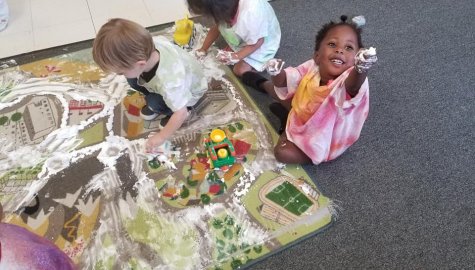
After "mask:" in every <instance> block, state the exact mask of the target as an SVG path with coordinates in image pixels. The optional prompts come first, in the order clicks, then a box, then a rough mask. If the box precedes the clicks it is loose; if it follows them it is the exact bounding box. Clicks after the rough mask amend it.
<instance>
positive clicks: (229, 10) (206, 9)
mask: <svg viewBox="0 0 475 270" xmlns="http://www.w3.org/2000/svg"><path fill="white" fill-rule="evenodd" d="M186 2H187V3H188V9H189V10H190V11H191V12H192V13H194V14H197V15H204V16H207V17H211V18H213V19H214V21H215V22H216V23H229V22H231V20H232V19H233V18H234V16H235V15H236V12H237V9H238V6H239V0H187V1H186Z"/></svg>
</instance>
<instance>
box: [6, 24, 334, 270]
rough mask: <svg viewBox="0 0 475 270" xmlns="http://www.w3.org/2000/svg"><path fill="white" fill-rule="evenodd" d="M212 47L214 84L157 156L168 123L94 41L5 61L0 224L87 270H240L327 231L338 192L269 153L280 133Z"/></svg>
mask: <svg viewBox="0 0 475 270" xmlns="http://www.w3.org/2000/svg"><path fill="white" fill-rule="evenodd" d="M196 27H197V31H196V32H197V33H196V37H195V44H198V43H199V42H200V41H201V40H202V38H203V35H204V33H205V31H206V29H204V28H203V27H200V25H196ZM172 32H173V29H165V30H162V31H160V32H157V33H155V34H160V35H163V36H165V37H167V38H170V39H171V38H172ZM195 47H196V46H195ZM58 51H59V52H60V53H61V50H58ZM63 52H64V51H63ZM190 53H193V51H190ZM215 53H216V51H215V49H213V50H212V51H211V52H210V53H209V54H208V56H206V57H205V58H204V59H201V62H202V64H203V68H204V70H205V74H206V76H207V78H208V81H209V90H208V91H207V93H206V94H205V96H204V98H202V99H201V100H200V101H199V104H198V105H197V106H196V108H195V110H194V113H193V116H192V117H191V118H190V119H189V120H187V122H186V123H185V124H184V126H183V127H182V128H181V129H180V130H179V131H178V132H177V134H176V135H175V136H174V137H173V139H172V140H171V141H170V143H171V144H170V148H169V149H168V150H167V151H165V152H164V153H163V154H161V155H160V156H158V157H155V156H151V155H147V154H145V152H144V142H145V138H146V137H147V135H148V134H149V133H150V132H152V131H154V130H156V129H157V128H158V127H159V122H160V121H159V120H155V121H144V120H143V119H142V118H141V117H140V115H139V111H140V108H141V107H142V106H143V105H144V99H143V96H141V95H140V94H139V93H137V92H135V91H133V90H131V89H130V88H129V87H128V85H127V82H126V80H125V79H124V77H122V76H117V75H114V74H105V73H103V72H102V71H101V70H100V69H99V68H98V67H97V66H96V65H95V64H94V63H93V61H92V56H91V49H84V50H80V51H76V52H72V53H65V54H59V55H57V56H54V57H50V58H47V59H43V60H39V61H35V62H32V63H28V64H23V65H17V64H16V62H15V60H14V59H12V60H8V61H6V62H2V63H0V65H1V70H0V202H1V203H2V205H3V208H4V211H5V218H4V220H3V221H4V222H7V223H12V224H16V225H19V226H21V227H24V228H26V229H28V230H30V231H32V232H34V233H36V234H38V235H40V236H43V237H45V238H47V239H49V240H50V241H51V242H53V243H55V244H56V245H57V246H58V247H59V248H60V249H62V250H63V251H64V252H65V253H66V254H67V255H69V256H70V257H71V258H72V260H73V261H74V262H75V263H76V264H77V266H78V268H79V269H236V268H240V267H241V268H243V267H246V266H249V265H251V264H252V263H254V262H256V261H258V260H259V259H262V258H265V257H266V256H269V255H271V254H273V253H276V252H278V251H279V250H282V249H284V248H286V247H288V246H290V245H291V244H294V243H296V242H297V241H299V240H302V239H304V238H307V237H309V236H312V235H314V234H315V233H317V232H319V231H320V230H322V229H323V228H325V227H326V226H328V225H329V224H330V223H331V221H332V209H333V204H332V202H331V200H330V199H328V198H327V197H325V196H324V195H322V194H321V192H320V191H319V190H318V189H317V188H316V186H315V185H314V183H313V182H312V180H311V179H310V178H309V176H308V175H307V174H306V172H305V171H304V170H303V169H302V168H301V167H299V166H289V165H287V166H283V165H282V164H279V163H277V162H276V161H275V159H274V157H273V145H274V144H275V142H276V139H277V135H276V133H275V131H274V129H273V128H272V127H271V126H270V125H269V123H268V122H267V120H266V119H265V117H264V116H263V115H262V114H261V112H260V111H259V109H258V107H257V106H256V104H254V103H253V101H252V100H251V99H250V97H249V96H248V95H247V93H246V90H245V89H244V88H243V86H242V85H241V84H240V82H239V80H238V79H236V77H235V76H234V75H233V74H232V72H230V70H229V68H228V67H226V66H221V65H219V64H218V63H217V62H216V61H215V58H214V57H213V55H215ZM214 130H218V131H215V133H212V132H213V131H214ZM216 132H217V134H218V135H216ZM213 136H218V137H222V138H226V139H225V140H222V138H221V139H220V140H217V141H214V140H213ZM216 145H219V147H220V148H219V147H216V148H215V150H216V153H214V151H210V149H212V148H213V147H215V146H216ZM223 147H224V149H225V150H226V152H225V153H223V152H222V150H221V151H219V150H220V149H221V148H223ZM218 148H219V149H218ZM227 154H228V155H227ZM216 155H218V156H219V158H218V159H217V160H213V158H216ZM217 161H222V162H223V163H222V164H220V163H217Z"/></svg>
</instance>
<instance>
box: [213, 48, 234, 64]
mask: <svg viewBox="0 0 475 270" xmlns="http://www.w3.org/2000/svg"><path fill="white" fill-rule="evenodd" d="M216 58H218V60H219V62H221V63H223V64H225V65H234V64H236V63H237V62H239V61H240V59H239V57H238V56H237V54H236V53H235V52H229V51H223V50H218V53H217V54H216Z"/></svg>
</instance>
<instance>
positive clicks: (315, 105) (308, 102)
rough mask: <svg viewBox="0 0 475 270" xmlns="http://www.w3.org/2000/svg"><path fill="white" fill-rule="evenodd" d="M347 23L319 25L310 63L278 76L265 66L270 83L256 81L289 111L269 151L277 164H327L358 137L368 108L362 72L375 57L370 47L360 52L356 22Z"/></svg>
mask: <svg viewBox="0 0 475 270" xmlns="http://www.w3.org/2000/svg"><path fill="white" fill-rule="evenodd" d="M359 18H360V19H361V18H362V17H361V16H360V17H359ZM346 19H347V18H346V16H342V17H341V20H342V21H341V22H339V23H334V22H330V23H328V24H325V25H324V26H323V27H322V29H321V30H320V31H319V32H318V34H317V37H316V44H315V53H314V57H313V59H311V60H309V61H307V62H305V63H303V64H301V65H300V66H298V67H288V68H286V69H284V70H282V71H277V72H275V66H273V65H269V66H270V69H269V68H268V71H272V72H270V73H271V75H273V76H272V83H271V82H270V81H264V80H262V79H261V78H256V81H257V83H256V86H257V87H259V88H261V89H262V90H265V91H267V92H268V93H269V94H270V95H271V96H273V97H274V98H276V99H278V100H280V101H281V104H282V105H283V106H281V107H282V108H283V109H284V107H285V108H287V109H289V110H290V112H289V113H288V118H287V120H286V129H285V132H284V133H283V134H282V135H281V137H280V138H279V141H278V143H277V145H276V147H275V149H274V152H275V156H276V158H277V160H278V161H280V162H283V163H301V164H305V163H311V162H313V163H314V164H318V163H320V162H324V161H328V160H332V159H335V158H336V157H338V156H339V155H341V154H342V153H343V152H344V151H345V150H346V149H347V148H348V147H350V146H351V145H352V144H353V143H354V142H355V141H356V140H357V139H358V138H359V136H360V132H361V129H362V128H363V124H364V122H365V120H366V117H367V115H368V110H369V90H368V80H367V78H366V76H367V71H368V69H369V68H370V67H371V66H372V64H373V63H375V62H376V60H377V58H376V51H375V49H374V48H370V49H361V48H362V47H363V44H362V42H361V28H360V27H361V21H357V20H353V21H352V22H351V23H349V22H346ZM355 21H356V22H359V25H357V24H356V23H355ZM363 21H364V18H363ZM363 24H364V22H363Z"/></svg>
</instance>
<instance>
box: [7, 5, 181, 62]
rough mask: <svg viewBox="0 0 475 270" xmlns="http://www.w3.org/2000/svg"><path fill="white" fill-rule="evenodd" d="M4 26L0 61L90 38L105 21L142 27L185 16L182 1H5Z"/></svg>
mask: <svg viewBox="0 0 475 270" xmlns="http://www.w3.org/2000/svg"><path fill="white" fill-rule="evenodd" d="M7 2H8V5H9V8H10V21H9V24H8V27H7V28H6V29H5V30H4V31H2V32H0V59H1V58H8V57H12V56H15V55H19V54H23V53H28V52H32V51H37V50H42V49H46V48H51V47H56V46H60V45H65V44H70V43H74V42H78V41H83V40H89V39H93V38H94V36H95V34H96V32H97V31H98V30H99V28H100V27H101V26H102V25H103V24H104V23H105V22H106V21H107V20H108V19H109V18H115V17H121V18H126V19H130V20H133V21H136V22H138V23H140V24H142V25H143V26H145V27H149V26H154V25H159V24H163V23H168V22H173V21H175V20H177V19H179V18H182V17H183V16H184V15H186V14H187V13H188V11H187V7H186V3H185V0H7Z"/></svg>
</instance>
